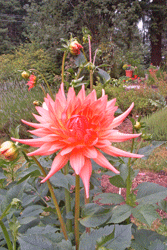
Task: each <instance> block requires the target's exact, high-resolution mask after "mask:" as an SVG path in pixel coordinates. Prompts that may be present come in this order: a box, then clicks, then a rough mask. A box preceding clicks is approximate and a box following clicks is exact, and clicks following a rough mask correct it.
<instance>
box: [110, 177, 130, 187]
mask: <svg viewBox="0 0 167 250" xmlns="http://www.w3.org/2000/svg"><path fill="white" fill-rule="evenodd" d="M109 181H110V183H111V184H112V185H114V186H115V187H118V188H126V184H125V182H124V180H123V178H122V177H121V176H120V175H115V176H113V177H112V178H110V179H109Z"/></svg>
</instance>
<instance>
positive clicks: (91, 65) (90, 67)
mask: <svg viewBox="0 0 167 250" xmlns="http://www.w3.org/2000/svg"><path fill="white" fill-rule="evenodd" d="M87 69H88V70H94V69H95V65H94V64H93V63H91V62H89V63H88V64H87Z"/></svg>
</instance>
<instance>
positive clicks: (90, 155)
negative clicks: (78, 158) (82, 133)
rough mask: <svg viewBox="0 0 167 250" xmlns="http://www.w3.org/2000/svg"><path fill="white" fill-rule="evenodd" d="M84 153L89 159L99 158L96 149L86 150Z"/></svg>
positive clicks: (87, 148) (89, 148)
mask: <svg viewBox="0 0 167 250" xmlns="http://www.w3.org/2000/svg"><path fill="white" fill-rule="evenodd" d="M83 153H84V155H85V156H86V157H88V158H92V159H93V158H97V150H96V149H95V148H94V147H86V148H84V150H83Z"/></svg>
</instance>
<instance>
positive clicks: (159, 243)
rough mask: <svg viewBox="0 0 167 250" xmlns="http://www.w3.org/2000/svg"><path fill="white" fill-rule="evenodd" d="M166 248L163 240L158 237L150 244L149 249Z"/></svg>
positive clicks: (161, 249) (162, 249)
mask: <svg viewBox="0 0 167 250" xmlns="http://www.w3.org/2000/svg"><path fill="white" fill-rule="evenodd" d="M157 249H158V250H165V249H167V247H165V245H164V244H163V243H162V241H160V240H158V239H156V240H154V241H153V242H152V244H151V246H149V248H148V250H157Z"/></svg>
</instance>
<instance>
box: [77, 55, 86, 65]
mask: <svg viewBox="0 0 167 250" xmlns="http://www.w3.org/2000/svg"><path fill="white" fill-rule="evenodd" d="M85 62H86V59H85V57H84V54H83V53H82V52H80V54H79V55H78V56H77V57H76V59H75V64H76V66H77V67H80V66H82V65H83V64H84V63H85Z"/></svg>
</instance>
